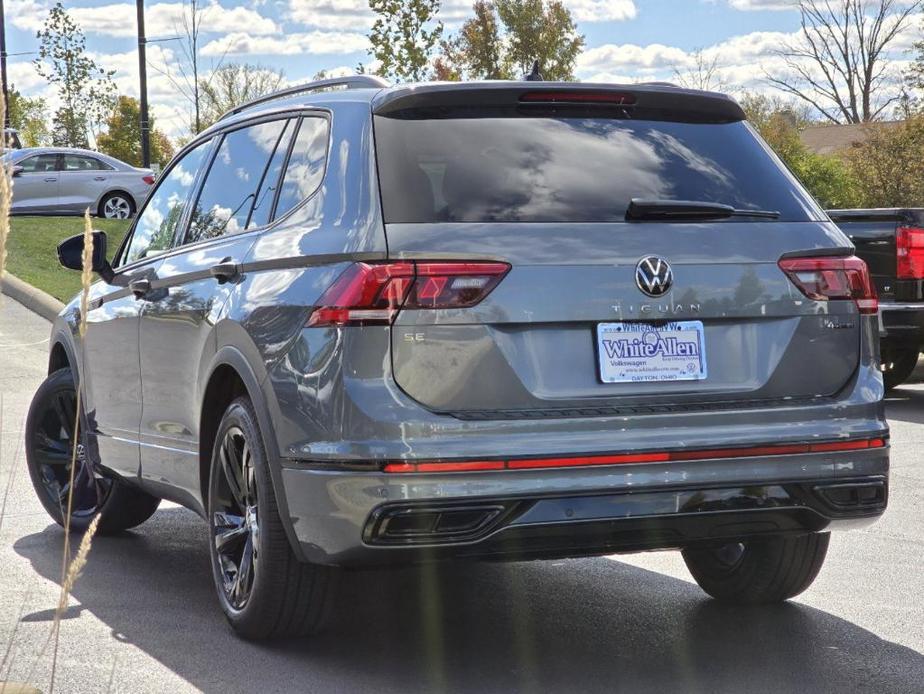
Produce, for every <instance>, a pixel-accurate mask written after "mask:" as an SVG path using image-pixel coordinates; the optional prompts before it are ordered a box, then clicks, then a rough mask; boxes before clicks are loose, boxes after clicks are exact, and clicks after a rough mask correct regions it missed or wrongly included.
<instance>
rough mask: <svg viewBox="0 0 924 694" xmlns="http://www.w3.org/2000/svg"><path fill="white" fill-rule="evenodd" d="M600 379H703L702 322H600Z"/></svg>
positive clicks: (598, 334) (634, 381) (618, 380)
mask: <svg viewBox="0 0 924 694" xmlns="http://www.w3.org/2000/svg"><path fill="white" fill-rule="evenodd" d="M597 354H598V356H599V359H600V380H601V381H603V382H604V383H641V382H646V381H699V380H702V379H704V378H706V374H707V371H706V340H705V334H704V331H703V322H702V321H698V320H688V321H675V322H672V323H666V324H664V325H652V324H650V323H600V324H598V325H597Z"/></svg>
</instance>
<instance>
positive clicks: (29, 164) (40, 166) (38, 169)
mask: <svg viewBox="0 0 924 694" xmlns="http://www.w3.org/2000/svg"><path fill="white" fill-rule="evenodd" d="M17 166H21V167H22V172H23V173H46V172H48V171H57V170H58V155H57V154H38V155H36V156H34V157H29V158H28V159H23V160H22V161H21V162H19V163H18V164H17Z"/></svg>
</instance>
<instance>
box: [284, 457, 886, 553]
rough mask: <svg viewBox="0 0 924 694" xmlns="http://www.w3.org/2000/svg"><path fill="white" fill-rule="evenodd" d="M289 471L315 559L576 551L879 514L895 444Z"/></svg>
mask: <svg viewBox="0 0 924 694" xmlns="http://www.w3.org/2000/svg"><path fill="white" fill-rule="evenodd" d="M282 482H283V487H284V493H285V495H286V501H287V507H288V510H289V518H288V520H289V521H290V522H291V526H292V529H293V532H294V535H295V537H296V538H297V540H298V545H299V547H298V549H299V550H300V553H301V554H302V557H303V558H304V559H306V560H308V561H312V562H316V563H323V564H334V565H341V566H363V565H376V564H396V563H410V562H420V561H433V560H446V559H455V558H493V559H528V558H551V557H569V556H586V555H599V554H608V553H617V552H629V551H639V550H652V549H670V548H678V547H684V546H689V545H693V544H699V543H712V542H722V541H731V540H739V539H748V538H754V537H759V536H763V535H769V534H803V533H807V532H819V531H824V530H835V529H842V528H851V527H858V526H862V525H866V524H869V523H872V522H874V521H875V520H876V519H877V518H878V517H879V516H880V515H881V514H882V513H883V512H884V510H885V508H886V503H887V498H888V448H880V449H875V450H873V449H870V450H862V451H849V452H837V453H815V454H806V455H776V456H766V457H761V458H748V459H734V458H732V459H725V460H708V461H696V462H685V463H657V464H655V463H649V464H640V465H618V466H612V467H600V468H597V469H579V468H574V469H548V470H516V471H514V470H510V471H501V472H474V473H466V472H459V473H442V474H386V473H378V472H350V471H342V470H341V471H334V470H330V469H324V467H323V466H310V465H288V466H286V467H285V468H284V469H283V471H282Z"/></svg>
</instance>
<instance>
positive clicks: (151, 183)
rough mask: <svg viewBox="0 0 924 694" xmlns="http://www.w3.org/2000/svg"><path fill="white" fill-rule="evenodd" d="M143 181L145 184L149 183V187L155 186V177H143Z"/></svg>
mask: <svg viewBox="0 0 924 694" xmlns="http://www.w3.org/2000/svg"><path fill="white" fill-rule="evenodd" d="M141 180H142V181H144V182H145V183H147V184H148V185H149V186H153V185H154V177H153V176H142V177H141Z"/></svg>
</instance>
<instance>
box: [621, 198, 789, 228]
mask: <svg viewBox="0 0 924 694" xmlns="http://www.w3.org/2000/svg"><path fill="white" fill-rule="evenodd" d="M779 216H780V213H779V212H776V211H774V210H739V209H736V208H734V207H732V206H731V205H723V204H721V203H718V202H699V201H696V200H649V199H645V198H632V201H631V202H630V203H629V208H628V209H627V210H626V221H630V222H631V221H643V220H661V221H672V220H676V221H688V220H689V221H698V220H710V219H728V218H729V217H757V218H759V219H778V218H779Z"/></svg>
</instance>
